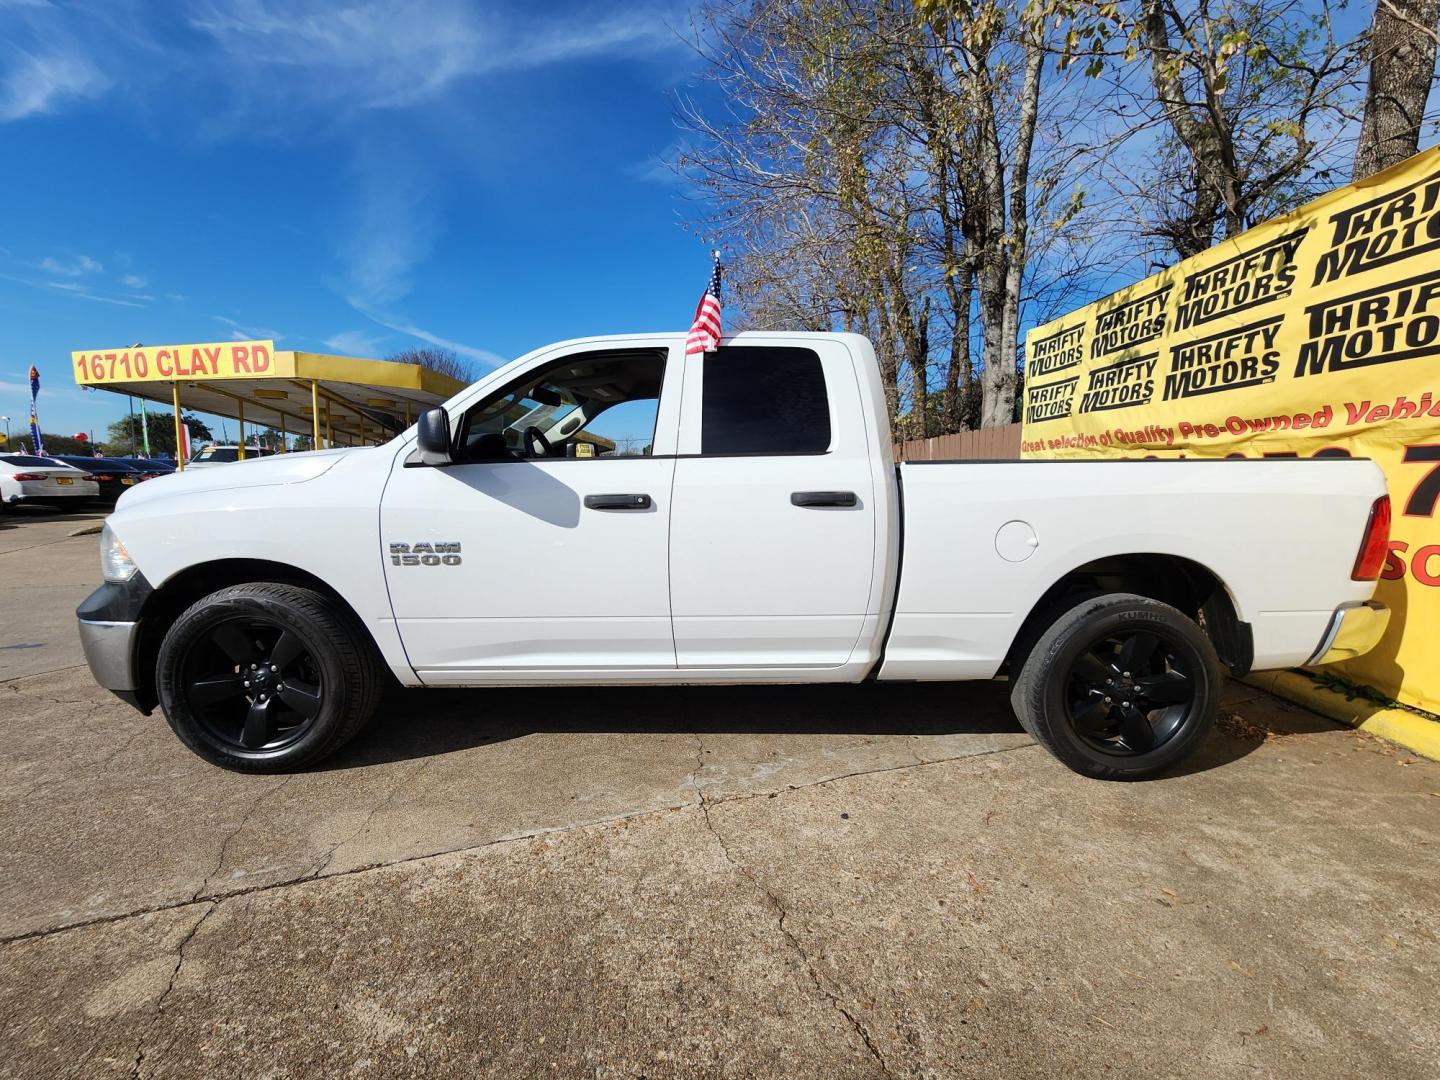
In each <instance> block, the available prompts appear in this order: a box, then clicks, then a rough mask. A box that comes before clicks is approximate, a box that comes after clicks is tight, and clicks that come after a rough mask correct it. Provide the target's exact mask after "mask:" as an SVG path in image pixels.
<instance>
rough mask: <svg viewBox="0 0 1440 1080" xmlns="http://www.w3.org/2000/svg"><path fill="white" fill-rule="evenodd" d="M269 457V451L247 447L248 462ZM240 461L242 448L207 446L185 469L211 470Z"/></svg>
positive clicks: (186, 464) (246, 458)
mask: <svg viewBox="0 0 1440 1080" xmlns="http://www.w3.org/2000/svg"><path fill="white" fill-rule="evenodd" d="M269 456H270V451H269V450H262V449H260V447H258V446H247V447H245V460H246V461H251V460H253V459H255V458H261V457H269ZM239 460H240V448H239V447H238V446H207V447H205V448H204V449H203V450H201V451H200V452H199V453H197V454H196V455H195V456H194V457H193V458H191V459H190V460H189V461H187V462H186V463H185V468H186V470H187V471H188V470H190V469H210V468H214V467H215V466H216V465H229V464H230V463H232V462H235V461H239Z"/></svg>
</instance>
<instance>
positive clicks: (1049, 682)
mask: <svg viewBox="0 0 1440 1080" xmlns="http://www.w3.org/2000/svg"><path fill="white" fill-rule="evenodd" d="M1039 618H1040V619H1043V620H1044V621H1043V623H1042V624H1041V625H1043V626H1044V627H1045V629H1044V630H1043V632H1041V633H1040V635H1039V636H1038V637H1037V638H1036V639H1035V641H1034V643H1033V645H1029V646H1026V647H1025V650H1024V652H1023V654H1022V656H1021V658H1020V659H1019V661H1018V662H1017V667H1018V671H1013V672H1012V675H1011V677H1012V679H1013V680H1014V686H1013V688H1012V689H1011V692H1010V701H1011V704H1012V705H1013V706H1014V707H1015V715H1016V717H1017V718H1018V719H1019V720H1020V723H1021V725H1023V726H1024V728H1025V730H1026V731H1028V732H1029V733H1030V734H1031V735H1032V736H1034V738H1035V741H1036V742H1038V743H1040V745H1042V746H1044V747H1045V748H1046V749H1047V750H1049V751H1050V752H1051V753H1052V754H1054V755H1055V756H1056V757H1057V758H1059V759H1060V760H1061V761H1062V762H1064V764H1066V765H1067V766H1069V767H1070V768H1072V769H1074V770H1075V771H1076V772H1078V773H1081V774H1083V775H1085V776H1093V777H1095V778H1097V779H1101V780H1143V779H1146V778H1149V777H1153V776H1159V775H1161V774H1163V773H1164V772H1166V771H1167V770H1169V769H1172V768H1174V767H1175V766H1176V765H1178V764H1179V763H1180V762H1181V761H1183V760H1184V759H1185V758H1187V757H1189V756H1190V754H1192V753H1193V752H1194V751H1195V749H1196V748H1197V747H1199V746H1200V744H1201V743H1202V742H1203V741H1204V739H1205V736H1206V735H1207V733H1208V732H1209V731H1210V729H1211V728H1212V727H1213V725H1214V723H1215V716H1216V713H1217V712H1218V709H1219V704H1220V691H1221V683H1220V661H1219V659H1218V658H1217V657H1216V655H1215V648H1214V646H1213V645H1212V644H1211V643H1210V639H1209V638H1208V637H1207V636H1206V635H1205V632H1204V631H1203V630H1202V629H1201V628H1200V626H1199V625H1197V623H1196V621H1195V620H1194V619H1193V618H1191V617H1190V616H1189V615H1186V614H1185V613H1184V612H1182V611H1180V610H1179V609H1178V608H1175V607H1173V606H1171V605H1170V604H1166V603H1162V602H1161V601H1159V600H1154V599H1151V598H1150V597H1145V596H1137V595H1135V594H1134V593H1101V594H1098V595H1095V596H1091V597H1089V598H1087V599H1083V600H1080V601H1079V602H1078V603H1074V604H1073V605H1072V606H1070V607H1069V608H1068V609H1066V608H1065V607H1063V606H1059V605H1057V606H1056V607H1055V608H1052V609H1050V610H1049V611H1046V612H1042V613H1041V614H1040V616H1039Z"/></svg>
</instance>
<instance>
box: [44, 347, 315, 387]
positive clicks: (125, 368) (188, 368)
mask: <svg viewBox="0 0 1440 1080" xmlns="http://www.w3.org/2000/svg"><path fill="white" fill-rule="evenodd" d="M70 361H71V363H72V365H73V366H74V369H75V381H76V382H77V383H78V384H80V385H81V386H103V385H105V384H106V383H133V382H171V381H173V380H175V379H253V378H255V377H256V376H260V377H262V378H263V377H267V376H268V377H272V378H273V377H275V376H277V375H284V374H287V373H286V372H280V371H277V370H276V364H275V342H273V341H221V342H207V343H205V344H201V345H157V346H153V347H152V346H146V345H137V346H134V347H132V348H127V349H82V350H81V351H79V352H72V353H71V354H70Z"/></svg>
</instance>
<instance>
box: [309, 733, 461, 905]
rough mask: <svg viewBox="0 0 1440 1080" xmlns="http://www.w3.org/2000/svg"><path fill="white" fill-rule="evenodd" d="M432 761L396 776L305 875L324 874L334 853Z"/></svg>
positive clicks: (367, 823)
mask: <svg viewBox="0 0 1440 1080" xmlns="http://www.w3.org/2000/svg"><path fill="white" fill-rule="evenodd" d="M434 762H435V758H433V757H431V758H426V759H425V760H424V761H422V762H421V763H420V766H419V768H416V769H413V770H411V771H410V772H409V773H408V774H407V775H405V776H401V777H397V778H396V780H395V782H394V783H393V784H391V785H390V790H389V791H388V792H386V793H385V797H384V798H383V799H381V800H380V801H379V802H378V803H376V804H375V805H374V806H373V807H371V808H370V813H368V814H366V815H365V820H364V821H362V822H361V823H360V824H359V825H358V826H356V828H355V829H354V830H353V831H352V832H351V833H350V835H349V836H347V837H345V838H344V839H343V840H339V841H337V842H336V843H334V844H332V845H331V846H330V850H329V851H327V852H325V854H324V855H323V856H321V858H320V861H319V862H318V863H317V864H316V867H315V869H314V870H312V871H311V872H310V873H309V874H308V875H307V876H308V877H311V878H318V877H320V876H322V875H324V873H325V871H326V870H328V869H330V864H331V862H333V861H334V859H335V853H336V852H338V851H339V850H340V849H341V848H342V847H344V846H345V845H346V844H348V843H350V842H351V841H352V840H355V839H357V838H358V837H360V836H363V835H364V834H365V832H366V830H367V829H369V828H370V822H372V821H374V820H375V816H376V815H377V814H379V813H380V812H381V811H382V810H386V809H389V807H390V804H391V803H393V802H394V801H395V796H396V795H398V794H399V793H400V789H401V788H403V787H410V786H411V785H413V784H414V782H415V781H416V780H418V779H419V778H420V774H421V773H423V772H424V771H425V770H426V769H428V768H429V767H430V766H431V765H432V764H433V763H434Z"/></svg>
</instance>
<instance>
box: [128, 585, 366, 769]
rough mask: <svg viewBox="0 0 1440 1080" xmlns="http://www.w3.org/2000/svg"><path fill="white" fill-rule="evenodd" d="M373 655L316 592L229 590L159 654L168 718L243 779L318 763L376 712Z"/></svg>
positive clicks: (182, 620) (190, 615) (194, 745)
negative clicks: (245, 775) (252, 774)
mask: <svg viewBox="0 0 1440 1080" xmlns="http://www.w3.org/2000/svg"><path fill="white" fill-rule="evenodd" d="M374 651H375V650H374V645H373V643H372V642H370V640H369V639H368V636H367V635H366V633H365V629H364V627H362V626H360V625H359V623H358V621H357V620H356V618H355V616H354V615H353V614H351V612H350V611H349V610H348V609H347V608H345V607H344V605H342V604H340V603H338V602H337V601H335V600H334V599H332V598H330V597H328V596H325V595H324V594H322V593H319V592H316V591H314V590H313V589H306V588H301V587H299V586H295V585H284V584H279V583H275V582H260V583H256V584H249V585H233V586H230V587H229V588H225V589H221V590H219V591H218V592H214V593H211V594H210V595H209V596H207V597H205V598H203V599H201V600H199V601H197V602H196V603H194V604H192V605H191V606H190V607H189V608H188V609H186V611H185V612H184V613H183V614H182V615H181V616H180V617H179V618H178V619H177V620H176V621H175V623H174V625H173V626H171V627H170V629H169V631H167V632H166V634H165V638H164V641H163V642H162V643H161V645H160V656H159V661H158V664H157V668H156V682H157V686H158V690H159V696H160V705H161V707H162V708H163V709H164V712H165V719H166V720H167V721H168V722H169V724H170V727H171V728H172V729H173V730H174V732H175V734H176V735H178V736H179V737H180V740H181V741H182V742H183V743H184V744H185V745H186V746H188V747H189V748H190V749H191V750H193V751H195V753H197V754H199V755H200V756H201V757H202V758H204V759H205V760H206V761H209V762H211V763H212V764H215V765H219V766H220V767H222V768H225V769H233V770H236V771H239V772H263V773H274V772H288V771H291V770H293V769H299V768H303V767H305V766H307V765H312V764H314V763H315V762H317V761H319V760H320V759H321V758H323V757H326V756H327V755H329V754H331V753H333V752H334V751H335V750H337V749H339V748H340V747H341V746H342V745H344V743H346V742H347V741H349V739H350V738H351V737H352V736H354V735H355V733H356V732H357V731H359V730H360V728H361V727H363V726H364V725H365V722H366V721H367V720H369V719H370V717H371V715H372V714H373V713H374V711H375V708H376V705H377V704H378V702H379V698H380V692H381V689H382V687H381V681H380V676H379V672H378V669H377V665H376V662H375V657H374Z"/></svg>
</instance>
